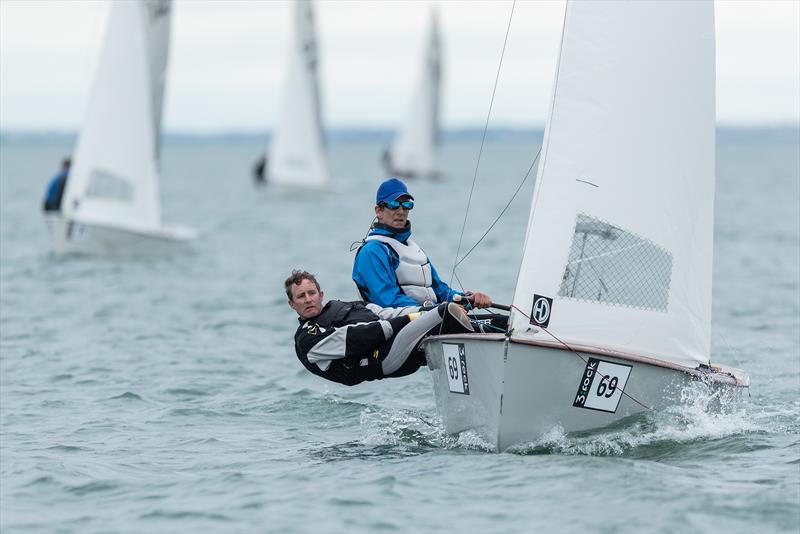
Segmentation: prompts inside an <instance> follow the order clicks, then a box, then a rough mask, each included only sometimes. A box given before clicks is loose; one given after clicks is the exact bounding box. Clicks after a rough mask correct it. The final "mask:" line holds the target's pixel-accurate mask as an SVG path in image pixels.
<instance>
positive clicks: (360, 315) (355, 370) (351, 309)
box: [294, 300, 386, 386]
mask: <svg viewBox="0 0 800 534" xmlns="http://www.w3.org/2000/svg"><path fill="white" fill-rule="evenodd" d="M379 319H380V318H379V317H378V316H377V315H375V314H374V313H372V312H371V311H370V310H368V309H367V307H366V306H365V305H364V304H363V303H360V302H342V301H338V300H332V301H330V302H328V303H327V304H326V305H325V307H324V308H322V312H321V313H320V314H319V315H317V316H316V317H314V318H313V319H310V320H308V321H303V322H302V323H301V325H300V328H298V329H297V332H295V335H294V342H295V354H296V355H297V359H298V360H300V363H302V364H303V367H305V368H306V369H308V370H309V371H311V372H312V373H313V374H315V375H317V376H320V377H322V378H326V379H328V380H331V381H333V382H338V383H340V384H344V385H346V386H354V385H356V384H360V383H361V382H364V381H367V380H380V379H382V378H385V377H384V375H383V369H382V368H381V359H382V358H383V357H385V355H386V354H385V351H381V353H380V354H379V355H378V357H374V356H373V357H355V356H345V357H344V358H339V359H336V360H330V365H329V366H328V368H327V369H325V370H324V371H323V370H322V369H321V368H320V367H319V366H318V365H317V364H316V363H314V362H310V361H309V360H308V357H307V355H306V351H305V350H304V349H303V348H302V347H301V344H300V339H301V337H302V336H303V334H304V329H305V328H306V327H307V325H308V324H309V323H311V324H314V325H317V326H319V327H322V328H339V327H342V326H345V325H348V324H356V323H365V322H370V321H377V320H379Z"/></svg>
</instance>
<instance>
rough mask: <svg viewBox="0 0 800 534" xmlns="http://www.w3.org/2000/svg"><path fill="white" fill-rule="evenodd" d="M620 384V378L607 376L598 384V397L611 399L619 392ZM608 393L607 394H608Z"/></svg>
mask: <svg viewBox="0 0 800 534" xmlns="http://www.w3.org/2000/svg"><path fill="white" fill-rule="evenodd" d="M618 383H619V377H616V376H614V377H610V376H608V375H605V376H604V377H603V379H602V380H600V383H599V384H597V396H598V397H605V398H607V399H610V398H611V397H613V396H614V393H615V392H616V391H617V384H618ZM606 392H607V393H606Z"/></svg>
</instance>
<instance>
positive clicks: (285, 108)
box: [262, 0, 329, 188]
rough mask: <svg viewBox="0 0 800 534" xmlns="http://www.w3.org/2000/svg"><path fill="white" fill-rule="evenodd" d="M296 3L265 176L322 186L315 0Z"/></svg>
mask: <svg viewBox="0 0 800 534" xmlns="http://www.w3.org/2000/svg"><path fill="white" fill-rule="evenodd" d="M292 8H293V11H294V14H293V17H294V33H293V35H292V42H291V45H290V50H289V71H288V77H287V80H286V86H285V88H284V91H285V92H284V95H283V104H282V106H281V109H280V113H279V118H278V122H277V124H276V126H275V128H274V129H273V132H272V146H271V150H270V151H269V154H268V157H267V161H266V168H267V176H266V181H267V182H269V183H272V184H280V185H290V186H300V187H309V188H315V187H323V186H324V185H326V184H327V183H328V180H329V176H328V160H327V154H326V147H325V139H324V135H323V131H322V111H321V104H320V97H319V81H318V48H317V38H316V32H315V28H314V9H313V4H312V2H311V1H310V0H296V1H295V2H294V5H293V6H292ZM262 170H263V169H262Z"/></svg>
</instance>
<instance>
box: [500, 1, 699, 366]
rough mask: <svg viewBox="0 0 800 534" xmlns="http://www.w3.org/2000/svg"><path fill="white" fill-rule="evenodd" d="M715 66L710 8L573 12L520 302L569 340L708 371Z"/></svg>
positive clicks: (619, 5) (574, 7) (520, 320)
mask: <svg viewBox="0 0 800 534" xmlns="http://www.w3.org/2000/svg"><path fill="white" fill-rule="evenodd" d="M714 54H715V49H714V6H713V2H712V1H710V0H708V1H694V0H692V1H648V2H620V1H611V2H609V1H596V2H570V3H568V5H567V11H566V18H565V22H564V34H563V40H562V44H561V52H560V57H559V63H558V70H557V73H556V80H555V85H554V89H553V98H552V108H551V110H550V117H549V120H548V122H547V125H546V130H545V137H544V143H543V147H542V159H541V164H540V166H539V169H538V175H537V181H536V188H535V191H534V196H533V204H532V207H531V214H530V219H529V222H528V230H527V234H526V238H525V247H524V253H523V259H522V264H521V266H520V272H519V277H518V280H517V287H516V291H515V294H514V305H515V306H516V307H518V308H520V309H521V310H523V311H524V312H525V313H526V314H530V315H532V316H534V317H535V318H537V319H538V320H539V321H540V322H545V321H549V324H548V325H547V326H546V328H547V330H548V331H549V332H551V333H552V334H553V335H555V336H557V337H558V338H559V339H560V340H562V341H564V342H566V343H568V344H574V345H582V346H588V347H596V348H600V349H608V350H611V351H618V352H624V353H629V354H634V355H639V356H647V357H654V358H658V359H661V360H664V361H668V362H672V363H676V364H680V365H684V366H689V367H696V366H697V365H698V364H703V363H706V364H707V363H708V362H709V352H710V330H711V271H712V251H713V224H714V218H713V204H714V172H715V168H714V163H715V162H714V157H715V156H714V150H715V146H714V136H715V133H714V128H715V112H714V110H715V58H714ZM534 296H537V297H536V300H534ZM548 299H552V301H549V300H548ZM511 321H512V326H513V329H514V334H515V335H516V336H522V337H526V338H532V339H540V340H547V341H553V338H552V337H551V336H550V335H549V334H548V333H546V332H544V331H539V332H538V333H534V332H533V331H532V330H530V329H528V327H529V326H530V324H529V319H528V317H525V316H524V315H522V314H521V313H518V312H515V313H512V318H511Z"/></svg>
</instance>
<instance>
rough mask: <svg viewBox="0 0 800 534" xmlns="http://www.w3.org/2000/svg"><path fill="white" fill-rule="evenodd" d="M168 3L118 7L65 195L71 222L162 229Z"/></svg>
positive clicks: (129, 3)
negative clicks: (159, 160)
mask: <svg viewBox="0 0 800 534" xmlns="http://www.w3.org/2000/svg"><path fill="white" fill-rule="evenodd" d="M170 10H171V3H170V1H169V0H148V1H135V2H133V1H126V2H113V3H112V4H111V13H110V17H109V22H108V27H107V29H106V35H105V41H104V46H103V49H102V52H101V54H100V60H99V64H98V67H97V73H96V76H95V80H94V86H93V88H92V92H91V96H90V99H89V105H88V110H87V116H86V120H85V122H84V124H83V128H82V130H81V134H80V139H79V141H78V145H77V148H76V150H75V156H74V158H73V160H74V161H73V166H72V170H71V172H70V176H69V180H68V181H67V186H66V189H65V192H64V202H63V203H62V206H63V215H64V217H65V218H66V219H68V220H72V221H76V222H80V223H86V224H97V225H102V226H106V227H112V228H118V229H125V230H131V231H137V232H154V231H157V230H158V229H159V228H160V227H161V209H160V202H159V191H158V166H157V158H158V152H159V148H158V147H159V144H160V143H159V141H160V130H161V110H162V102H163V95H164V85H165V72H166V64H167V55H168V43H169V27H170Z"/></svg>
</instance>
